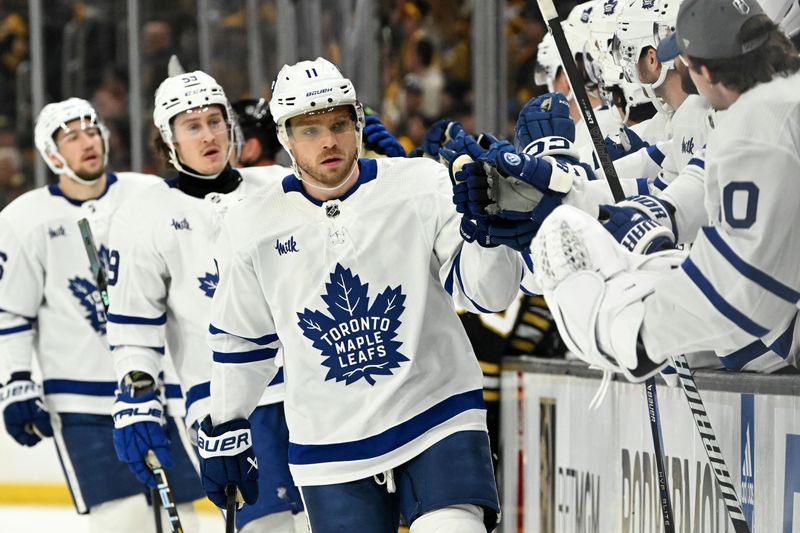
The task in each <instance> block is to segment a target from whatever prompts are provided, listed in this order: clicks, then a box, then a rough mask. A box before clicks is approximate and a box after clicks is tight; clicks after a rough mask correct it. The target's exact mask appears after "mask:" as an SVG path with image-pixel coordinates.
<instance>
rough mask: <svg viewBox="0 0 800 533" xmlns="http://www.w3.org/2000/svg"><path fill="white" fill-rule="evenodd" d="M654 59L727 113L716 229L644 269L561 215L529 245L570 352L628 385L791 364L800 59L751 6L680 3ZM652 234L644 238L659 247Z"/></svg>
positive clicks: (715, 195) (711, 152) (712, 214)
mask: <svg viewBox="0 0 800 533" xmlns="http://www.w3.org/2000/svg"><path fill="white" fill-rule="evenodd" d="M712 20H713V21H714V23H713V24H711V23H710V22H711V21H712ZM659 55H660V56H662V57H669V56H672V57H677V56H678V55H680V59H679V60H681V61H686V62H687V63H688V65H689V68H690V74H691V76H692V79H693V80H694V82H695V84H696V85H697V88H698V90H699V91H700V93H701V94H703V95H704V96H705V97H706V98H707V99H708V100H709V101H710V102H711V104H712V105H713V106H714V107H715V108H716V109H719V110H725V112H724V113H720V114H718V115H717V116H716V117H715V121H714V122H715V123H714V125H713V129H712V131H711V133H710V137H709V140H708V147H707V152H706V160H705V170H706V174H705V190H706V199H705V205H706V212H707V224H708V225H707V226H705V227H703V228H702V231H700V232H699V234H698V238H697V240H696V241H695V243H694V246H693V247H692V249H691V251H690V252H689V253H688V255H687V254H685V253H682V252H666V253H662V254H655V255H651V256H645V257H643V256H638V255H634V254H631V253H629V252H627V251H624V250H622V248H620V247H619V246H618V245H617V243H616V242H615V240H614V239H613V238H612V237H611V236H610V234H609V233H608V232H607V231H606V230H605V229H604V228H603V227H602V226H601V225H600V224H599V223H598V222H596V221H595V220H593V219H592V218H591V217H589V216H588V215H586V214H584V213H581V212H579V211H576V210H574V209H572V208H569V207H562V208H559V209H557V210H556V211H554V212H553V214H552V216H551V218H550V219H548V220H547V221H546V222H545V224H544V225H543V226H542V228H541V231H540V233H539V235H538V236H537V238H536V240H534V243H533V247H532V251H533V258H534V261H535V263H536V264H537V265H539V267H538V268H537V278H538V280H539V282H540V283H541V286H542V288H543V289H544V292H545V297H546V299H547V301H548V304H550V305H551V308H553V309H556V310H557V312H555V313H554V314H556V316H557V322H558V324H559V331H561V332H562V333H563V334H564V335H565V338H566V339H567V342H568V344H570V347H571V349H572V350H573V351H574V352H575V353H576V354H578V355H579V356H580V357H582V358H583V359H585V360H586V361H587V362H590V363H592V364H596V365H598V366H600V367H601V368H604V369H607V370H609V371H614V372H621V373H623V374H624V375H625V376H626V377H628V378H629V379H632V380H636V381H639V380H643V379H645V378H646V377H647V376H649V375H652V374H653V373H654V372H655V371H657V370H658V369H659V368H660V367H661V366H663V365H664V364H666V363H667V362H668V358H669V357H670V356H672V355H677V354H681V353H685V352H690V351H700V350H715V351H717V352H723V353H725V352H730V353H729V354H728V355H727V356H726V357H727V358H730V361H729V364H731V365H734V364H741V363H743V362H744V363H751V364H752V365H753V366H757V367H758V369H760V370H763V371H770V370H771V369H772V368H774V367H776V366H778V367H779V366H785V365H786V362H787V361H791V360H792V358H793V357H794V355H795V354H796V352H797V343H796V342H795V340H794V339H795V338H796V331H797V327H798V326H797V320H796V317H797V305H798V302H799V301H800V271H798V269H797V268H796V264H795V258H796V257H797V256H798V253H800V240H798V239H797V235H796V230H795V228H796V227H797V225H798V221H797V220H796V219H797V217H798V210H797V206H798V205H799V203H800V188H798V187H797V183H796V179H797V176H798V175H800V157H798V154H800V146H799V145H798V138H800V93H798V91H797V87H798V86H799V85H800V57H799V56H798V53H797V50H796V49H795V48H794V47H793V46H792V45H791V43H790V41H789V40H788V38H787V37H786V36H785V34H784V33H783V32H781V31H779V30H778V29H777V27H776V26H775V24H774V23H772V22H771V21H770V20H769V18H768V17H767V16H765V15H764V13H763V10H762V9H761V7H760V6H759V4H758V3H756V2H755V1H754V0H738V1H737V2H729V1H723V0H685V2H684V3H683V5H682V6H681V9H680V11H679V14H678V23H677V31H676V32H675V33H674V34H673V36H671V37H670V38H669V39H667V40H665V41H664V42H662V43H661V45H660V46H659ZM764 154H768V157H765V155H764ZM652 229H653V231H651V232H649V233H645V234H644V235H643V240H647V239H650V240H655V239H659V238H661V237H663V232H661V230H660V229H659V228H658V227H653V228H652ZM578 294H580V296H579V297H578V296H576V295H578ZM587 309H588V310H590V311H589V312H587ZM726 366H727V365H726Z"/></svg>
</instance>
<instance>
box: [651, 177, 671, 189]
mask: <svg viewBox="0 0 800 533" xmlns="http://www.w3.org/2000/svg"><path fill="white" fill-rule="evenodd" d="M653 185H655V186H656V188H657V189H658V190H659V191H663V190H664V189H666V188H667V185H669V184H668V183H666V182H665V181H664V180H662V179H661V178H660V177H656V179H654V180H653Z"/></svg>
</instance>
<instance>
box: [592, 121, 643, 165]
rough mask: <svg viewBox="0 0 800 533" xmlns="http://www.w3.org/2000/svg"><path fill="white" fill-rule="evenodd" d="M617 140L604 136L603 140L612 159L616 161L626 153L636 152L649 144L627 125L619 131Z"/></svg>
mask: <svg viewBox="0 0 800 533" xmlns="http://www.w3.org/2000/svg"><path fill="white" fill-rule="evenodd" d="M619 141H620V142H616V141H615V140H614V139H612V138H611V137H606V138H605V139H604V141H603V142H604V143H605V145H606V150H607V151H608V155H609V157H610V158H611V160H612V161H616V160H617V159H621V158H623V157H625V156H626V155H628V154H632V153H634V152H638V151H639V150H641V149H642V148H646V147H648V146H650V144H649V143H647V142H645V141H643V140H642V138H641V137H639V136H638V135H636V132H635V131H633V130H632V129H630V128H628V127H625V128H623V130H622V132H620V138H619Z"/></svg>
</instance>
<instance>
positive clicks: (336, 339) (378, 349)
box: [297, 264, 409, 385]
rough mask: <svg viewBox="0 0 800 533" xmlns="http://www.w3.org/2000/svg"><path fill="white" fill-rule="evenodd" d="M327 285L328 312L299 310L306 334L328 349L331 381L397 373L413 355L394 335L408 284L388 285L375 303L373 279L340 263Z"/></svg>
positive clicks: (372, 378)
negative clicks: (404, 286)
mask: <svg viewBox="0 0 800 533" xmlns="http://www.w3.org/2000/svg"><path fill="white" fill-rule="evenodd" d="M325 290H326V294H323V295H322V300H323V301H324V302H325V304H326V305H327V313H324V312H321V311H316V310H314V311H312V310H310V309H305V310H304V311H303V312H302V313H297V317H298V319H299V321H298V322H297V325H298V326H300V329H301V330H302V331H303V336H305V337H306V338H308V339H310V340H311V341H312V343H313V344H312V345H313V346H314V347H315V348H317V349H318V350H320V352H321V353H322V357H323V361H322V365H323V366H325V367H327V368H328V373H327V375H326V376H325V381H329V380H331V379H335V380H336V381H337V382H339V381H344V382H345V385H351V384H353V383H355V382H356V381H358V380H360V379H362V378H363V379H364V381H366V382H367V383H369V384H370V385H375V383H376V380H375V378H376V376H391V375H392V374H393V372H392V369H394V368H397V367H399V366H400V364H401V363H403V362H406V361H408V360H409V359H408V358H407V357H406V356H404V355H403V354H401V353H400V351H399V350H400V347H401V346H402V343H401V342H399V341H396V340H394V339H395V338H396V337H397V328H398V327H399V326H400V324H401V321H400V317H401V315H402V314H403V311H404V310H405V306H404V305H403V304H404V302H405V299H406V297H405V295H404V294H403V293H402V286H398V287H395V288H391V287H388V286H387V287H386V289H384V291H383V292H381V293H380V294H378V295H377V296H376V297H375V300H374V301H373V302H372V305H370V301H369V284H368V283H363V284H362V283H361V280H360V278H359V276H357V275H353V273H352V272H351V271H350V269H349V268H344V267H343V266H342V265H340V264H337V265H336V268H335V269H334V271H333V272H332V273H331V276H330V283H326V284H325Z"/></svg>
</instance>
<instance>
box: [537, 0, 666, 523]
mask: <svg viewBox="0 0 800 533" xmlns="http://www.w3.org/2000/svg"><path fill="white" fill-rule="evenodd" d="M538 4H539V10H540V11H541V12H542V17H543V18H544V20H545V21H546V22H547V26H548V27H549V28H550V33H551V34H552V35H553V40H554V41H555V43H556V48H557V49H558V54H559V56H560V57H561V64H562V65H563V67H564V72H565V73H566V75H567V81H568V82H569V84H570V87H571V88H572V94H574V95H575V102H576V103H577V104H578V109H580V112H581V115H582V116H583V120H584V123H585V124H586V127H587V128H588V130H589V135H590V136H591V138H592V144H593V145H594V150H595V152H596V153H597V159H598V160H599V161H600V166H601V167H602V168H603V172H604V173H605V175H606V181H608V186H609V188H610V189H611V194H612V195H613V196H614V201H616V202H619V201H621V200H624V199H625V193H624V192H623V190H622V185H621V184H620V182H619V176H617V171H616V169H615V168H614V162H613V161H612V160H611V157H610V156H609V155H608V150H607V149H606V145H605V143H604V142H603V132H602V131H600V125H599V124H598V123H597V117H595V115H594V109H592V103H591V100H589V95H588V94H587V93H586V87H585V86H584V84H583V80H582V78H581V76H580V74H579V73H578V67H577V65H576V64H575V58H574V57H573V55H572V51H571V50H570V49H569V43H568V42H567V37H566V36H565V35H564V28H562V27H561V18H560V17H559V16H558V12H557V11H556V7H555V5H554V4H553V0H538ZM645 391H646V396H647V412H648V416H649V419H650V432H651V434H652V437H653V452H654V454H655V457H656V469H657V470H658V488H659V492H660V502H661V515H662V518H663V521H664V532H665V533H674V531H675V525H674V520H673V514H672V502H671V500H670V497H669V489H668V488H667V475H666V471H665V470H664V444H663V440H662V438H661V421H660V418H659V415H658V403H657V401H658V400H657V396H656V381H655V378H652V377H651V378H650V379H648V380H647V381H646V383H645Z"/></svg>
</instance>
